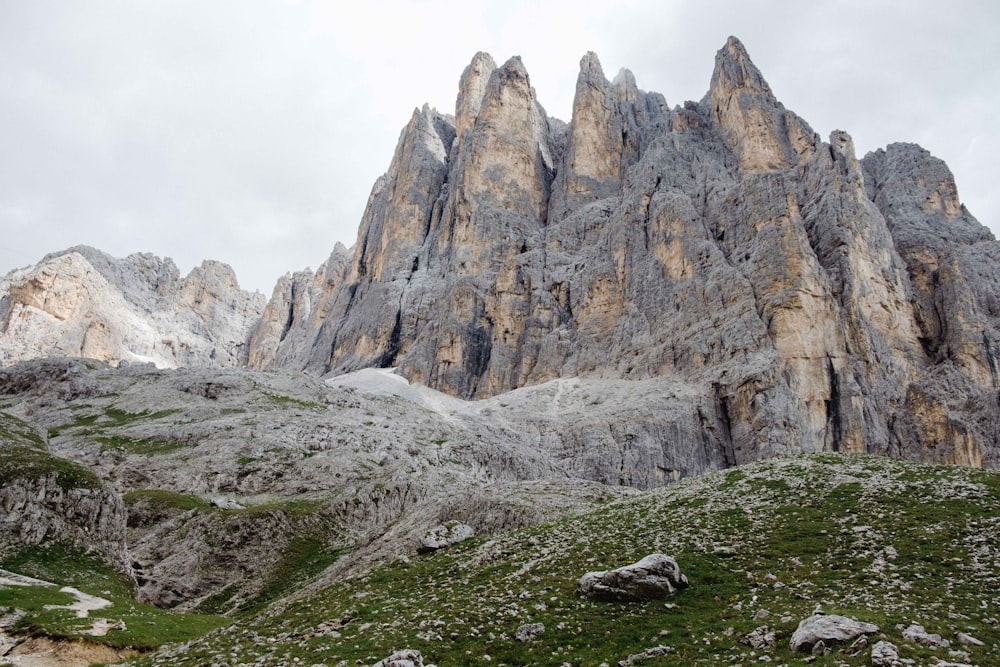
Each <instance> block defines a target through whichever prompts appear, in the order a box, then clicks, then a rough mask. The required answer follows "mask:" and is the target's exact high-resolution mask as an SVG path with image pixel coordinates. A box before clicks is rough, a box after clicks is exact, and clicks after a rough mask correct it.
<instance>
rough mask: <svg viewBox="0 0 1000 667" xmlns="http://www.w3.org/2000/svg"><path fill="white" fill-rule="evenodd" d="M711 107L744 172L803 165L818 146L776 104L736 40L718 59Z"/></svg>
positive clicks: (799, 123) (804, 126) (805, 129)
mask: <svg viewBox="0 0 1000 667" xmlns="http://www.w3.org/2000/svg"><path fill="white" fill-rule="evenodd" d="M709 101H710V103H711V113H712V121H713V122H714V123H715V125H716V126H717V127H718V128H719V131H720V132H721V133H722V136H723V138H724V139H725V140H726V143H727V144H728V145H729V147H730V149H731V150H732V151H733V152H734V153H736V156H737V157H738V158H739V161H740V168H741V169H742V170H743V171H748V172H759V171H771V170H775V169H787V168H788V167H792V166H795V165H797V164H801V163H802V162H803V161H804V160H805V159H807V158H808V157H809V156H810V155H812V153H813V152H814V151H815V149H816V145H817V144H818V143H819V138H818V137H817V136H816V133H815V132H813V130H812V128H811V127H809V125H808V124H807V123H806V122H805V121H804V120H802V119H801V118H799V117H798V116H796V115H795V114H793V113H792V112H790V111H788V110H786V109H785V107H784V106H782V104H781V103H780V102H778V100H777V99H775V97H774V94H773V93H772V92H771V87H770V86H768V85H767V82H766V81H765V80H764V77H763V76H762V75H761V73H760V70H758V69H757V67H756V66H755V65H754V64H753V62H751V60H750V56H749V55H748V54H747V51H746V49H745V48H744V47H743V44H742V43H741V42H740V40H738V39H736V38H735V37H730V38H729V39H728V40H727V41H726V45H725V46H723V47H722V48H721V49H719V52H718V53H717V54H716V56H715V71H714V72H713V73H712V83H711V87H710V89H709Z"/></svg>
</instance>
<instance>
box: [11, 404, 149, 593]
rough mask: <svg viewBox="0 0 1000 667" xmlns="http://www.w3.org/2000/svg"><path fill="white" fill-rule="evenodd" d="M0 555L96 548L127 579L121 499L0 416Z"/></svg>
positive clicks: (29, 431) (20, 423)
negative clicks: (38, 549) (35, 549)
mask: <svg viewBox="0 0 1000 667" xmlns="http://www.w3.org/2000/svg"><path fill="white" fill-rule="evenodd" d="M0 481H2V484H0V555H4V556H6V555H9V554H10V553H11V552H16V551H17V550H19V549H20V548H22V547H38V546H44V545H51V544H56V543H58V544H63V545H71V546H73V547H75V548H77V549H80V550H81V551H90V550H96V551H97V552H98V553H100V554H101V556H102V557H103V558H104V559H105V560H106V561H107V562H108V563H110V564H111V565H112V566H114V567H116V568H117V569H119V570H121V571H122V572H124V573H126V574H128V575H132V562H131V559H130V557H129V554H128V549H127V547H126V530H125V528H126V510H125V505H124V504H123V503H122V499H121V496H120V495H119V494H118V493H116V492H115V490H114V489H113V488H111V487H110V486H109V485H108V484H106V483H105V482H104V481H102V480H101V479H99V478H98V477H97V476H96V475H95V474H94V473H93V472H91V471H90V470H88V469H87V468H85V467H83V466H81V465H79V464H77V463H74V462H71V461H69V460H66V459H63V458H60V457H57V456H55V455H53V454H52V453H51V452H49V451H48V450H47V449H46V447H45V444H44V442H43V441H42V439H41V437H40V436H39V435H38V434H37V433H36V432H35V431H34V429H32V428H31V427H30V426H29V425H28V424H26V423H25V422H23V421H21V420H19V419H17V418H15V417H13V416H11V415H8V414H6V413H0Z"/></svg>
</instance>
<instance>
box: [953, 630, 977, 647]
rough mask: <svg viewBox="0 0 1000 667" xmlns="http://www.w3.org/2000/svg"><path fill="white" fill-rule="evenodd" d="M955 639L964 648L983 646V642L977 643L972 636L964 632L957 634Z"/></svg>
mask: <svg viewBox="0 0 1000 667" xmlns="http://www.w3.org/2000/svg"><path fill="white" fill-rule="evenodd" d="M955 638H956V639H957V640H958V643H959V644H964V645H965V646H983V642H981V641H979V640H978V639H976V638H975V637H973V636H972V635H967V634H965V633H964V632H959V633H958V634H957V635H956V636H955Z"/></svg>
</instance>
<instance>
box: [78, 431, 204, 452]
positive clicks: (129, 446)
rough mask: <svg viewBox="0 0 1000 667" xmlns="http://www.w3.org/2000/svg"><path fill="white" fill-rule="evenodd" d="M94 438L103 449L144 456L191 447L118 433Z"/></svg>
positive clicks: (179, 443) (181, 443)
mask: <svg viewBox="0 0 1000 667" xmlns="http://www.w3.org/2000/svg"><path fill="white" fill-rule="evenodd" d="M94 440H95V441H96V442H98V443H100V445H101V449H102V450H105V451H118V452H121V453H127V454H141V455H145V456H157V455H160V454H170V453H172V452H176V451H177V450H179V449H187V448H190V447H192V446H193V445H190V444H188V443H183V442H171V441H167V440H155V439H146V438H129V437H125V436H119V435H109V436H99V437H96V438H94Z"/></svg>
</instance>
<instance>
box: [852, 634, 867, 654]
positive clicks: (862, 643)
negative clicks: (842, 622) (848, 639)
mask: <svg viewBox="0 0 1000 667" xmlns="http://www.w3.org/2000/svg"><path fill="white" fill-rule="evenodd" d="M866 648H868V637H866V636H865V635H861V636H860V637H858V638H857V639H855V640H854V643H853V644H851V646H850V648H848V649H847V653H848V654H850V655H851V656H856V655H858V654H860V653H861V652H862V651H864V650H865V649H866Z"/></svg>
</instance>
